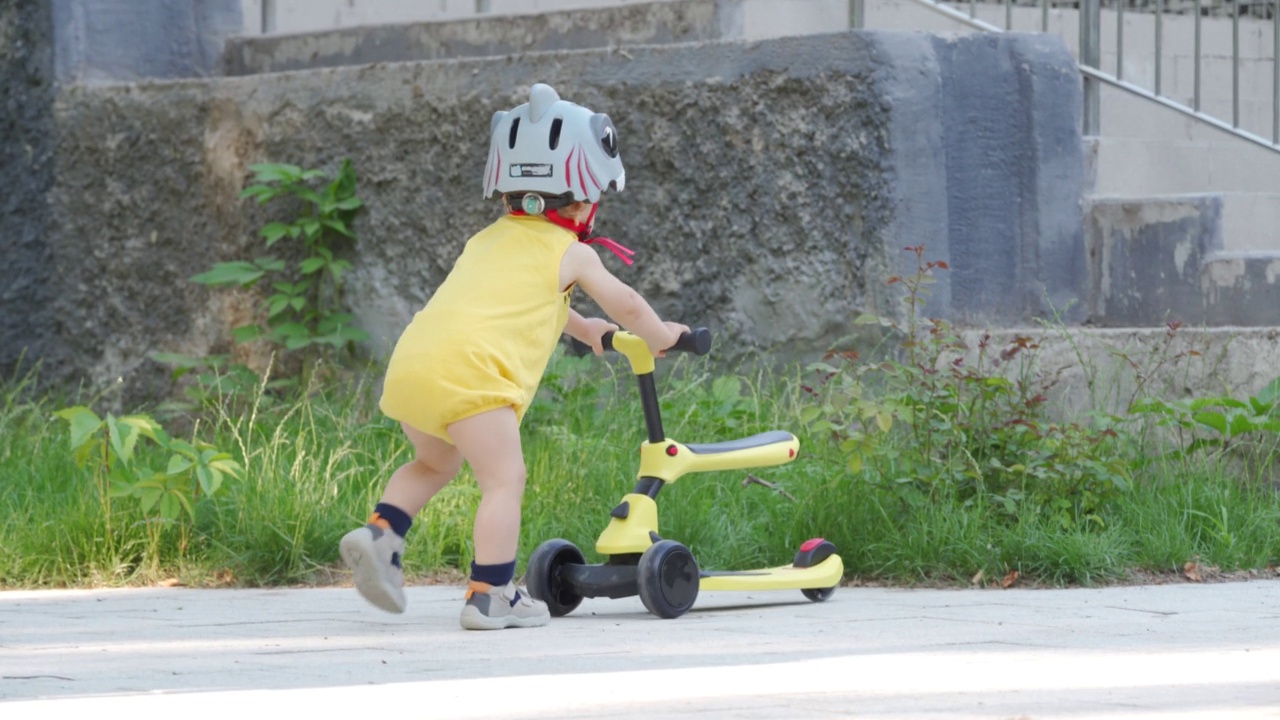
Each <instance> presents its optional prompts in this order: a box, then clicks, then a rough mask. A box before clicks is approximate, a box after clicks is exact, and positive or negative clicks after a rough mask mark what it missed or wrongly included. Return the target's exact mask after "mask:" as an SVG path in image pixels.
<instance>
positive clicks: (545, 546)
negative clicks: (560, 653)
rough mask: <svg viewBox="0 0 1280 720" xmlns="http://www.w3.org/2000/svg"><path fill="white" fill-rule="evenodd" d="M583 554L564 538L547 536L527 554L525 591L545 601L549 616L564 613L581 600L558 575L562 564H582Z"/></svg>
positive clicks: (584, 562)
mask: <svg viewBox="0 0 1280 720" xmlns="http://www.w3.org/2000/svg"><path fill="white" fill-rule="evenodd" d="M586 564H587V561H586V558H584V557H583V556H582V551H581V550H579V549H578V546H577V545H574V544H573V543H571V542H569V541H568V540H560V539H556V540H548V541H546V542H544V543H542V544H541V545H539V546H538V548H537V549H536V550H534V551H533V554H532V555H530V556H529V567H528V569H526V570H525V576H524V581H525V584H526V585H527V586H528V588H529V594H530V595H532V596H533V597H534V599H536V600H541V601H542V602H544V603H546V604H547V609H548V610H550V611H551V616H552V617H564V616H565V615H568V614H569V613H571V612H573V610H574V608H576V607H578V605H579V604H580V603H581V602H582V596H581V595H579V594H578V593H577V592H576V591H575V590H574V589H573V588H572V587H570V586H569V584H568V583H567V582H564V581H563V580H562V579H561V578H560V570H561V568H563V567H564V566H565V565H586Z"/></svg>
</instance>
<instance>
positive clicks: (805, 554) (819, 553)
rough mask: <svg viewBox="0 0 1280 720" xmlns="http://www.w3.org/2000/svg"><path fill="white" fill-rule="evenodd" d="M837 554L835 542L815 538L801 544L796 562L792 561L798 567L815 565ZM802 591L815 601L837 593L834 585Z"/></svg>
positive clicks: (820, 600)
mask: <svg viewBox="0 0 1280 720" xmlns="http://www.w3.org/2000/svg"><path fill="white" fill-rule="evenodd" d="M835 554H836V546H835V545H834V544H832V543H830V542H828V541H826V540H823V539H822V538H813V539H812V540H806V541H805V543H804V544H803V545H801V546H800V550H799V552H797V553H796V559H795V562H793V563H792V566H794V567H798V568H807V567H813V566H814V565H817V564H818V563H820V562H822V561H823V560H826V559H827V558H829V557H831V556H832V555H835ZM800 592H801V593H803V594H804V596H805V597H807V598H809V599H810V600H812V601H814V602H822V601H823V600H826V599H828V598H830V597H831V596H832V595H835V593H836V588H835V586H834V585H833V586H831V587H825V588H804V589H802V590H801V591H800Z"/></svg>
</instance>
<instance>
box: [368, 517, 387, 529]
mask: <svg viewBox="0 0 1280 720" xmlns="http://www.w3.org/2000/svg"><path fill="white" fill-rule="evenodd" d="M368 524H369V525H377V526H378V527H380V528H382V529H383V530H390V529H391V523H389V522H387V521H386V519H385V518H383V517H382V516H381V515H379V514H378V513H374V514H372V515H370V516H369V522H368Z"/></svg>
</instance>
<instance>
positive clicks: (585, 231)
mask: <svg viewBox="0 0 1280 720" xmlns="http://www.w3.org/2000/svg"><path fill="white" fill-rule="evenodd" d="M597 207H598V205H592V206H591V213H590V214H589V215H587V221H586V222H584V223H580V222H574V221H573V220H570V219H569V218H565V217H560V213H558V212H556V211H555V210H548V211H546V212H545V213H544V214H543V215H542V216H543V217H544V218H546V219H547V221H548V222H550V223H551V224H552V225H558V226H560V227H562V228H564V229H565V230H568V231H569V232H571V233H573V234H574V235H577V236H578V242H584V243H586V244H588V245H603V246H605V247H606V248H608V249H609V250H610V251H611V252H612V253H613V254H614V255H617V256H618V259H619V260H621V261H622V262H624V263H626V264H627V265H630V264H631V256H632V255H635V254H636V253H635V251H634V250H631V249H630V248H626V247H623V246H622V245H621V244H619V243H618V242H616V241H614V240H611V239H609V238H607V237H591V226H592V224H593V223H594V222H595V219H596V208H597ZM511 214H512V215H528V213H526V212H525V211H524V210H521V209H519V208H511Z"/></svg>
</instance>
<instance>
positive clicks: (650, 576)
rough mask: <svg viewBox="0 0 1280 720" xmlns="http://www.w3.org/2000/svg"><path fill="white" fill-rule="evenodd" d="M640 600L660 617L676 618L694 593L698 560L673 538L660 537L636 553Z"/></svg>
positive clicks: (695, 590)
mask: <svg viewBox="0 0 1280 720" xmlns="http://www.w3.org/2000/svg"><path fill="white" fill-rule="evenodd" d="M636 581H637V582H636V584H637V585H638V586H639V590H640V600H641V602H643V603H644V606H645V607H646V608H648V610H649V612H651V613H653V614H654V615H657V616H658V617H660V618H677V617H680V616H681V615H683V614H685V611H687V610H688V609H689V608H691V607H693V601H694V600H696V599H697V597H698V561H697V560H696V559H694V557H693V553H691V552H689V548H687V547H685V546H684V545H681V544H680V543H678V542H676V541H675V540H660V541H658V542H657V543H654V544H653V545H651V546H650V547H649V549H648V550H645V551H644V554H643V555H641V556H640V566H639V568H638V569H637V573H636Z"/></svg>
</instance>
